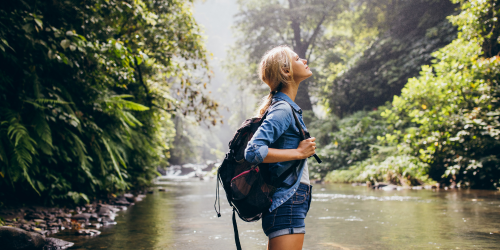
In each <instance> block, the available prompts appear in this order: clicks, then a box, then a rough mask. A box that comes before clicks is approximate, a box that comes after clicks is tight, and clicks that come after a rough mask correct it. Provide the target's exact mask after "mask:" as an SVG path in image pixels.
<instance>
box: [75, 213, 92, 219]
mask: <svg viewBox="0 0 500 250" xmlns="http://www.w3.org/2000/svg"><path fill="white" fill-rule="evenodd" d="M91 216H92V215H91V214H89V213H81V214H75V215H73V217H72V219H74V220H86V221H88V220H89V219H90V217H91Z"/></svg>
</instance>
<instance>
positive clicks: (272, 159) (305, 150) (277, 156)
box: [263, 137, 316, 163]
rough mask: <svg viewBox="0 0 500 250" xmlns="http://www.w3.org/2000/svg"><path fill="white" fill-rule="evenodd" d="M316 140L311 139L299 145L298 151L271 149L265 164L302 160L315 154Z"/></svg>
mask: <svg viewBox="0 0 500 250" xmlns="http://www.w3.org/2000/svg"><path fill="white" fill-rule="evenodd" d="M315 140H316V138H314V137H311V138H309V139H307V140H303V141H301V142H300V143H299V146H298V147H297V148H296V149H277V148H269V149H268V153H267V156H266V158H264V161H263V162H264V163H276V162H283V161H293V160H302V159H306V158H307V157H309V156H311V155H313V154H315V150H316V142H314V141H315Z"/></svg>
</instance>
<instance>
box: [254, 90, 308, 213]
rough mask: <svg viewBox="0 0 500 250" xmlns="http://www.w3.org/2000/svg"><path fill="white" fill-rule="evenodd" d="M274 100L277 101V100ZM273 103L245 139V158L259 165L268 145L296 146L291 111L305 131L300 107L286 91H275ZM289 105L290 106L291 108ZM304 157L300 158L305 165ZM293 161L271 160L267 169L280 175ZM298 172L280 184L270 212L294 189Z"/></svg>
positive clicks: (297, 129) (299, 175)
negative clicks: (274, 161)
mask: <svg viewBox="0 0 500 250" xmlns="http://www.w3.org/2000/svg"><path fill="white" fill-rule="evenodd" d="M276 101H277V102H276ZM273 102H276V103H274V104H273V105H272V106H271V107H270V108H269V112H268V114H267V117H266V119H265V120H264V121H263V122H262V125H261V126H260V127H259V128H258V129H257V131H256V132H255V134H254V135H253V137H252V139H251V140H250V141H249V142H248V145H247V147H246V149H245V159H246V160H247V161H248V162H251V163H252V164H255V165H257V164H260V163H262V161H264V158H266V156H267V153H268V151H269V148H278V149H296V148H297V147H298V146H299V143H300V134H299V128H298V127H297V126H296V124H295V118H294V117H293V114H292V110H293V112H295V114H296V115H297V118H298V119H299V122H300V123H301V124H302V128H303V129H304V130H305V131H307V129H306V126H305V124H304V121H303V120H302V110H301V109H300V107H299V106H298V105H297V104H296V103H295V102H293V101H292V99H290V97H288V96H287V95H286V94H284V93H282V92H278V93H276V94H275V95H274V97H273ZM290 106H291V107H290ZM305 161H306V160H302V162H301V164H304V162H305ZM294 163H296V161H285V162H277V163H270V164H269V165H268V166H269V170H270V173H271V175H273V176H274V177H278V176H280V175H281V174H282V173H283V172H285V171H286V170H287V169H288V168H289V167H291V166H292V165H293V164H294ZM301 167H302V166H300V167H299V168H297V169H300V170H301V171H300V173H297V176H298V178H297V179H295V176H294V175H293V173H292V174H290V175H289V176H288V177H287V178H286V179H285V180H284V181H283V183H284V184H286V185H284V186H286V187H279V188H278V189H277V190H276V192H275V193H274V195H273V198H272V199H273V202H272V204H271V207H270V208H269V212H272V211H273V210H274V209H276V208H277V207H279V206H280V205H281V204H283V203H285V202H286V201H287V200H288V199H289V198H290V197H292V195H293V194H295V192H296V191H297V188H298V186H299V184H300V178H301V177H302V172H303V171H302V170H303V168H301Z"/></svg>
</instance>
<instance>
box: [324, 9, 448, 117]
mask: <svg viewBox="0 0 500 250" xmlns="http://www.w3.org/2000/svg"><path fill="white" fill-rule="evenodd" d="M455 8H456V5H454V4H452V3H451V2H450V1H449V0H437V1H436V0H412V1H408V0H392V1H387V0H377V1H365V0H362V1H358V5H357V7H356V8H355V9H353V11H352V15H351V16H352V18H351V19H350V20H349V25H350V26H351V28H352V26H358V27H359V26H360V25H365V26H364V28H365V30H366V31H365V32H366V33H368V34H369V33H370V30H372V31H371V32H372V33H373V35H372V36H371V37H368V38H369V41H368V43H367V42H366V41H363V40H360V39H358V40H356V41H354V42H353V43H354V44H356V43H361V44H363V45H366V46H363V47H362V49H361V50H358V52H357V53H358V54H357V55H356V54H355V55H354V56H353V55H351V56H345V52H344V51H345V50H344V49H342V50H340V49H339V50H335V49H332V52H327V53H330V54H332V55H331V56H327V57H325V60H323V61H322V63H321V64H322V65H323V66H322V68H323V69H324V70H320V71H319V73H320V75H321V76H320V77H318V85H320V86H322V87H323V88H322V89H321V91H322V93H321V96H322V97H323V103H324V104H325V105H326V106H327V107H329V109H330V110H331V112H333V113H335V114H336V115H338V116H340V117H343V116H345V115H348V114H352V113H353V112H356V111H359V110H372V109H376V108H377V107H378V106H380V105H383V104H384V103H385V102H387V101H390V100H391V99H392V97H393V96H394V95H398V94H400V93H401V89H402V88H403V87H404V85H405V84H406V82H407V80H408V79H409V78H411V77H414V76H417V75H418V72H419V70H420V67H421V65H424V64H428V63H430V62H431V60H432V56H431V53H432V52H434V51H436V50H438V49H439V48H441V47H443V46H445V45H447V44H449V43H450V42H451V41H452V40H453V39H454V38H455V37H456V28H455V27H453V26H452V25H451V24H450V23H449V21H448V20H447V19H446V17H447V16H448V15H450V14H452V13H453V11H454V10H455ZM361 28H363V26H361ZM358 29H359V28H358ZM343 39H344V40H345V38H343ZM353 47H356V46H353ZM354 49H355V48H354ZM349 50H353V49H351V48H348V49H347V51H349ZM338 51H340V52H338Z"/></svg>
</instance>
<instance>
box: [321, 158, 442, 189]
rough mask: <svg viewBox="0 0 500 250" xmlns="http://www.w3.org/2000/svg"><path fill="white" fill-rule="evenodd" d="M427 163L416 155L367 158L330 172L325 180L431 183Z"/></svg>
mask: <svg viewBox="0 0 500 250" xmlns="http://www.w3.org/2000/svg"><path fill="white" fill-rule="evenodd" d="M428 171H429V165H428V164H426V163H423V162H421V161H420V160H419V159H418V158H417V157H413V156H409V155H399V156H389V157H387V158H386V159H385V160H383V161H381V162H378V161H374V159H371V158H370V159H368V160H365V161H362V162H358V163H356V164H354V165H353V166H351V167H350V168H349V169H347V170H338V171H332V172H330V173H329V174H328V175H327V176H326V177H325V180H326V181H330V182H370V183H372V184H375V183H377V182H386V183H393V184H398V185H402V186H414V185H422V184H432V183H433V181H432V180H431V179H430V178H429V176H428Z"/></svg>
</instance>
